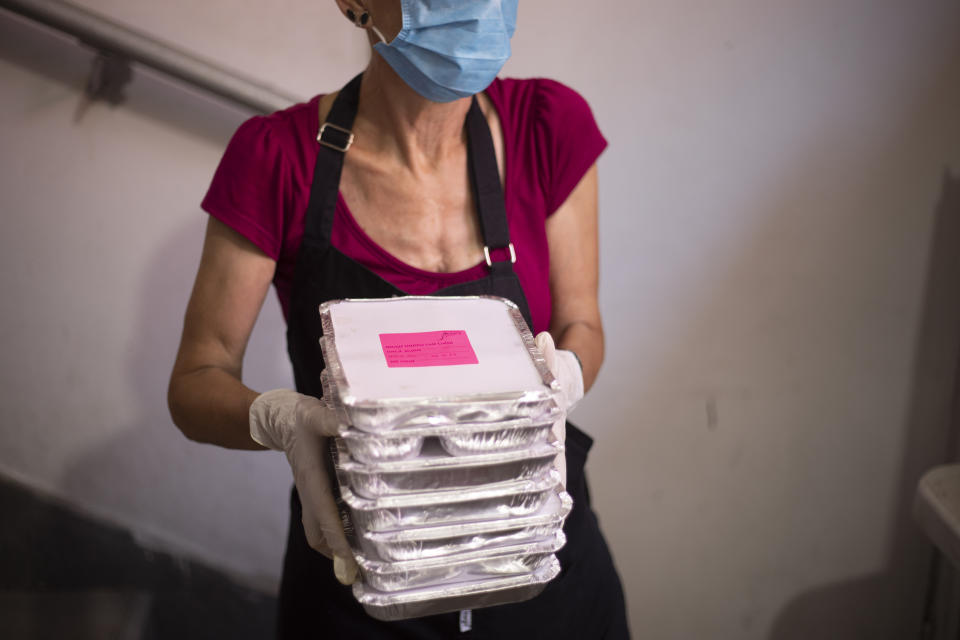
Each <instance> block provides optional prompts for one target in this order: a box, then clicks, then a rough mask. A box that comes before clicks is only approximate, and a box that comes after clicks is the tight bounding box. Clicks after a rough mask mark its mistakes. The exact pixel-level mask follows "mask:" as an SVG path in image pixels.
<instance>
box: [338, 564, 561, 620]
mask: <svg viewBox="0 0 960 640" xmlns="http://www.w3.org/2000/svg"><path fill="white" fill-rule="evenodd" d="M559 573H560V563H559V562H558V561H557V559H556V558H555V557H553V558H551V560H550V561H549V562H546V563H545V564H544V566H542V567H538V568H537V570H536V571H534V572H533V573H530V574H526V575H519V576H508V577H498V578H491V579H488V580H482V581H477V582H464V583H460V584H449V585H448V584H443V583H440V584H436V585H432V586H430V587H424V588H421V589H413V590H407V591H396V592H383V591H379V590H377V589H374V588H373V587H371V586H370V585H367V584H365V583H364V582H362V581H358V582H356V583H354V585H353V595H354V597H355V598H356V599H357V600H358V601H359V602H360V604H362V605H363V608H364V609H365V610H366V611H367V613H368V614H370V615H371V616H373V617H374V618H377V619H379V620H403V619H405V618H416V617H420V616H427V615H434V614H438V613H446V612H448V611H458V610H462V609H479V608H482V607H489V606H494V605H498V604H507V603H509V602H522V601H523V600H529V599H530V598H533V597H534V596H536V595H538V594H539V593H540V592H541V591H543V589H544V587H545V586H546V584H547V583H548V582H550V580H553V579H554V578H555V577H556V576H557V575H558V574H559Z"/></svg>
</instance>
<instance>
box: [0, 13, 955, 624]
mask: <svg viewBox="0 0 960 640" xmlns="http://www.w3.org/2000/svg"><path fill="white" fill-rule="evenodd" d="M81 4H83V5H85V6H88V7H90V8H93V9H96V10H98V11H101V12H103V13H105V14H108V15H111V16H113V17H114V18H115V19H118V20H121V21H125V22H127V23H129V24H131V25H133V26H136V27H138V28H141V29H144V30H148V31H150V32H152V33H155V34H156V35H157V36H159V37H162V38H164V39H167V40H169V41H172V42H174V43H176V44H178V45H179V46H182V47H185V48H188V49H190V50H193V51H196V52H198V53H200V54H202V55H204V56H207V57H209V58H212V59H214V60H217V61H219V62H220V63H222V64H225V65H228V66H232V67H235V68H237V69H241V70H243V71H245V72H246V73H249V74H250V75H253V76H255V77H259V78H263V79H264V80H267V81H269V82H270V83H272V84H275V85H277V86H280V87H283V88H284V89H286V90H288V91H291V92H294V93H297V94H299V95H303V96H305V97H306V96H309V95H312V94H314V93H316V92H320V91H327V90H330V89H333V88H336V87H337V86H339V85H340V84H342V82H344V81H345V80H346V79H347V78H349V77H350V76H351V75H352V74H353V73H355V72H356V70H358V69H359V68H361V66H362V64H363V61H364V60H365V55H366V54H365V50H364V44H363V41H362V39H361V38H360V36H359V34H358V33H355V32H354V31H353V30H352V28H351V27H350V26H349V24H347V23H346V22H345V21H344V20H343V19H342V18H341V17H340V16H338V15H337V13H336V11H335V9H334V6H333V3H332V2H329V1H325V2H306V1H303V0H297V1H293V0H290V1H287V2H275V3H269V4H268V3H253V2H250V3H236V2H226V1H224V0H216V1H212V0H210V1H208V2H204V3H200V4H196V3H188V2H186V1H185V0H175V1H170V2H166V3H148V2H142V1H134V0H123V1H120V0H113V1H107V0H86V1H84V2H82V3H81ZM958 33H960V5H958V4H957V3H956V2H954V1H953V0H919V1H917V2H910V3H902V2H894V1H892V0H872V1H867V0H846V1H842V2H835V1H833V2H826V1H821V0H816V1H813V2H810V1H807V2H801V1H800V0H784V1H780V2H762V1H760V0H727V1H725V2H685V3H677V2H668V1H666V0H662V1H655V2H654V1H651V2H617V1H615V0H602V1H598V2H593V3H582V2H563V3H560V2H549V1H547V0H523V2H521V8H520V21H519V28H518V33H517V36H516V38H515V41H514V45H515V47H514V58H513V59H512V60H511V61H510V62H509V63H508V65H507V68H506V69H505V71H504V74H505V75H513V76H531V75H542V76H550V77H555V78H557V79H560V80H562V81H565V82H566V83H568V84H570V85H572V86H573V87H575V88H576V89H578V90H579V91H581V93H583V94H584V95H585V96H586V97H587V98H588V100H589V101H590V102H591V104H592V106H593V108H594V111H595V114H596V116H597V118H598V120H599V122H600V124H601V127H602V129H603V130H604V132H605V133H606V134H607V136H608V138H609V139H610V142H611V146H610V148H609V150H608V151H607V152H606V154H605V155H604V156H603V158H602V160H601V162H600V175H601V244H602V290H601V297H602V300H601V303H602V307H603V311H604V314H605V321H606V326H607V332H608V345H609V352H608V357H607V362H606V364H605V368H604V370H603V372H602V374H601V377H600V379H599V382H598V384H597V386H596V387H595V389H594V390H593V391H592V392H591V394H590V395H589V396H588V398H587V399H586V400H585V401H584V403H583V405H582V406H581V408H579V409H578V410H577V412H576V414H575V415H574V420H575V421H577V422H579V423H580V424H582V425H583V426H584V427H585V428H586V429H587V430H588V431H589V432H591V433H592V434H593V435H595V436H596V437H597V445H596V446H595V448H594V451H593V453H592V456H591V461H590V465H589V467H588V471H589V474H590V478H591V481H592V485H593V494H594V496H595V507H596V509H597V511H598V513H599V515H600V518H601V521H602V524H603V526H604V528H605V531H606V533H607V537H608V539H609V541H610V543H611V545H612V548H613V551H614V553H615V555H616V558H617V561H618V563H619V567H620V570H621V574H622V576H623V578H624V582H625V586H626V589H627V597H628V601H629V606H630V615H631V621H632V624H633V627H634V629H635V631H636V635H637V636H640V637H645V638H657V639H660V638H662V639H677V640H680V639H687V638H693V637H702V638H729V639H740V638H772V639H774V640H783V639H786V638H859V637H863V638H885V637H886V638H901V637H905V636H906V634H908V633H909V632H912V631H914V630H915V629H916V628H917V625H918V620H919V617H920V613H921V608H922V604H923V596H924V590H925V587H926V570H927V563H928V561H929V547H928V546H927V545H926V544H925V543H924V542H923V541H922V538H921V536H920V535H919V533H918V531H917V529H916V528H915V527H914V526H913V525H912V523H911V522H910V520H909V517H908V502H909V495H910V492H911V491H912V484H913V482H915V480H916V477H917V476H918V474H919V473H920V471H922V470H923V469H925V468H926V467H927V466H931V465H932V464H935V463H937V462H939V461H940V460H941V459H942V458H943V457H944V456H945V455H946V450H945V443H946V439H947V433H946V429H947V423H948V416H949V406H950V396H951V389H952V387H953V383H954V376H955V367H956V354H957V345H958V340H957V327H958V326H960V325H958V323H957V322H956V321H955V320H956V319H957V309H956V304H954V303H953V302H952V300H953V298H954V297H955V296H954V295H953V294H952V291H953V290H954V289H955V286H952V285H955V282H956V281H955V279H953V276H955V274H956V272H955V270H953V271H951V269H953V266H955V263H951V262H950V260H946V259H945V258H944V256H951V255H958V254H960V240H958V238H957V234H956V233H952V232H950V233H944V232H942V231H943V229H944V226H943V225H944V224H946V222H949V219H950V216H949V214H948V213H947V212H946V211H945V210H944V209H943V208H941V209H940V210H939V214H938V208H937V203H938V201H939V199H940V194H941V192H942V190H943V185H944V182H945V173H946V172H947V170H948V169H951V168H952V169H953V171H954V172H955V173H956V172H960V166H958V165H960V118H958V117H957V114H958V113H960V38H958V37H957V34H958ZM90 57H91V56H90V54H89V53H85V52H83V51H82V50H80V49H77V48H76V47H75V46H74V45H72V44H71V43H69V42H67V41H65V40H63V39H61V38H57V37H55V36H53V35H49V34H45V33H42V32H36V31H35V30H32V29H30V28H28V27H27V26H25V25H24V24H22V23H20V22H19V21H18V20H16V19H13V18H11V17H10V16H9V15H7V14H3V15H0V79H2V85H3V87H4V89H3V91H2V92H0V132H2V140H3V145H2V149H0V163H2V165H0V169H2V170H0V210H2V212H3V220H4V223H5V224H4V227H5V228H4V232H3V234H2V236H0V238H2V239H0V295H2V300H3V304H4V311H3V314H2V317H0V347H2V350H3V354H4V355H3V366H2V369H0V406H2V407H3V409H4V411H3V419H2V422H0V471H2V472H3V473H4V474H7V475H9V476H12V477H15V478H18V479H20V480H21V481H23V482H26V483H28V484H30V485H31V486H34V487H37V488H39V489H42V490H45V491H47V492H50V493H52V494H54V495H57V496H60V497H63V498H65V499H67V500H68V501H70V502H71V503H73V504H74V505H76V506H77V507H78V508H80V509H82V510H85V511H88V512H92V513H94V514H97V515H99V516H102V517H106V518H108V519H110V520H111V521H114V522H117V523H119V524H122V525H125V526H128V527H130V528H132V529H133V530H134V531H136V532H137V533H138V534H139V535H141V536H142V537H144V539H146V540H147V541H148V543H149V544H153V545H157V546H160V547H163V548H172V549H175V550H178V551H180V552H186V553H190V554H193V555H196V556H199V557H202V558H205V559H207V560H208V561H210V562H212V563H214V564H216V565H218V566H222V567H225V568H227V569H229V570H231V571H234V572H236V573H238V574H241V575H243V576H246V577H248V578H250V579H253V580H258V581H259V582H260V583H262V584H265V585H271V584H273V583H274V582H275V580H276V576H277V573H278V570H279V563H280V557H281V553H282V545H283V537H284V530H285V527H286V499H287V489H288V486H289V482H290V474H289V470H288V469H287V468H286V467H285V462H284V461H283V459H282V456H280V455H278V454H273V453H261V454H252V453H251V454H247V453H238V452H229V451H220V450H217V449H215V448H212V447H205V446H200V445H195V444H192V443H189V442H186V441H185V440H184V439H183V438H182V437H181V436H180V435H179V433H178V432H177V431H176V430H175V428H174V427H173V426H172V425H171V424H170V422H169V418H168V416H167V413H166V408H165V401H164V393H165V385H166V378H167V375H168V373H169V368H170V366H171V364H172V360H173V356H174V351H175V348H176V344H177V340H178V337H179V331H180V323H181V318H182V313H183V308H184V305H185V303H186V299H187V296H188V294H189V289H190V286H191V281H192V276H193V273H194V271H195V269H196V265H197V260H198V257H199V250H200V244H201V239H202V232H203V225H204V222H205V220H204V215H203V214H202V212H200V210H199V208H198V202H199V200H200V198H201V197H202V195H203V193H204V190H205V187H206V185H207V183H208V181H209V179H210V176H211V174H212V172H213V169H214V168H215V166H216V163H217V160H218V158H219V155H220V153H221V152H222V149H223V147H224V145H225V144H226V142H227V140H228V139H229V135H230V133H231V132H232V130H233V129H234V128H235V127H236V126H237V125H238V124H239V123H240V122H241V121H242V120H243V119H244V118H245V117H246V114H244V113H242V112H240V111H237V110H234V109H231V108H229V107H227V106H224V105H221V104H219V103H217V102H216V101H214V100H212V99H210V98H207V97H205V96H203V95H201V94H198V93H197V92H194V91H191V90H187V89H184V88H183V87H180V86H178V85H176V84H175V83H172V82H169V81H167V80H165V79H163V78H161V77H158V76H156V75H153V74H149V73H146V72H140V71H138V72H137V73H136V75H135V80H134V83H133V85H132V86H131V87H130V89H129V91H128V93H129V97H130V99H129V101H128V103H127V104H125V105H123V106H120V107H117V108H111V107H108V106H106V105H103V104H94V105H91V106H90V107H89V108H88V109H86V111H84V112H83V113H82V115H81V116H80V117H78V116H77V113H78V103H79V93H78V91H79V88H80V87H82V86H83V84H84V82H85V80H86V73H87V70H88V67H89V60H90ZM951 265H953V266H951ZM245 375H246V377H247V379H248V383H249V384H251V385H252V386H254V387H255V388H261V389H267V388H272V387H276V386H287V385H290V372H289V366H288V365H287V363H286V361H285V352H284V344H283V326H282V319H281V318H280V314H279V309H278V306H277V304H276V302H275V300H274V299H273V298H272V297H271V298H270V299H269V301H268V304H267V307H266V308H265V310H264V313H263V317H262V318H261V321H260V323H259V324H258V326H257V328H256V331H255V334H254V337H253V339H252V341H251V346H250V350H249V353H248V358H247V362H246V365H245ZM894 605H900V606H894Z"/></svg>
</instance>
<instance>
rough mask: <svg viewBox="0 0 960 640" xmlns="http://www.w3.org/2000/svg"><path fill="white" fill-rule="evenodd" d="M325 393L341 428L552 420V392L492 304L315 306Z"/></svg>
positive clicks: (538, 362) (547, 376)
mask: <svg viewBox="0 0 960 640" xmlns="http://www.w3.org/2000/svg"><path fill="white" fill-rule="evenodd" d="M320 321H321V323H322V326H323V338H322V339H321V341H320V346H321V349H322V350H323V357H324V361H325V363H326V371H327V376H328V388H327V389H325V395H326V393H327V392H328V391H329V392H330V393H331V395H333V396H334V400H335V402H337V403H338V404H340V405H342V406H343V407H344V410H345V412H346V414H347V417H348V421H349V423H350V424H351V425H353V426H354V427H355V428H357V429H360V430H363V431H373V432H382V431H389V430H391V429H394V428H397V427H400V426H404V425H409V424H455V423H459V422H494V421H498V420H506V419H511V418H522V417H531V416H539V415H545V414H550V413H553V412H555V411H556V410H557V406H558V403H557V399H558V397H559V391H560V389H559V385H558V383H557V381H556V380H555V379H554V377H553V375H552V374H551V373H550V371H549V369H548V368H547V365H546V362H545V361H544V359H543V355H542V354H541V353H540V351H539V350H538V349H537V348H536V345H535V344H534V340H533V335H532V334H531V332H530V329H529V328H528V327H527V325H526V323H525V321H524V320H523V317H522V316H521V314H520V312H519V310H518V309H517V307H516V305H514V304H513V303H512V302H509V301H508V300H505V299H503V298H496V297H492V296H471V297H433V296H408V297H397V298H387V299H374V300H342V301H329V302H325V303H324V304H322V305H321V306H320Z"/></svg>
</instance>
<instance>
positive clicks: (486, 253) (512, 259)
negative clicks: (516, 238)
mask: <svg viewBox="0 0 960 640" xmlns="http://www.w3.org/2000/svg"><path fill="white" fill-rule="evenodd" d="M507 248H508V249H510V264H516V263H517V252H516V250H515V249H514V248H513V243H512V242H511V243H510V244H508V245H507ZM483 259H484V260H486V261H487V266H488V267H492V266H493V260H491V259H490V247H488V246H486V245H484V247H483Z"/></svg>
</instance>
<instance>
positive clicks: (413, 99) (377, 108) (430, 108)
mask: <svg viewBox="0 0 960 640" xmlns="http://www.w3.org/2000/svg"><path fill="white" fill-rule="evenodd" d="M469 108H470V99H469V98H462V99H460V100H454V101H453V102H445V103H439V102H432V101H430V100H427V99H426V98H424V97H422V96H421V95H420V94H418V93H417V92H416V91H414V90H413V89H411V88H410V87H409V86H408V85H407V83H406V82H404V81H403V79H402V78H401V77H400V76H398V75H397V73H396V72H395V71H394V70H393V68H391V67H390V65H389V64H387V62H386V61H385V60H384V59H383V58H382V57H381V56H380V54H378V53H377V52H376V51H374V52H372V57H371V59H370V64H369V65H368V66H367V69H366V71H364V74H363V83H362V84H361V85H360V105H359V110H358V113H357V119H356V124H355V125H354V131H355V132H356V133H357V134H358V137H359V136H361V135H364V136H365V137H366V136H369V137H368V138H367V140H368V141H369V142H368V143H369V144H370V146H369V147H368V148H370V149H372V150H374V151H375V152H376V153H386V154H390V155H392V156H394V157H395V158H396V159H397V160H399V161H401V162H403V163H404V164H405V165H407V167H409V168H410V169H411V170H413V171H419V170H424V171H432V170H433V169H434V168H436V167H437V166H438V165H440V164H442V163H443V162H444V161H445V160H446V159H447V158H448V157H449V156H450V155H451V154H454V153H462V152H463V149H464V146H465V144H466V134H465V132H464V126H463V125H464V122H465V121H466V117H467V110H468V109H469Z"/></svg>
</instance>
